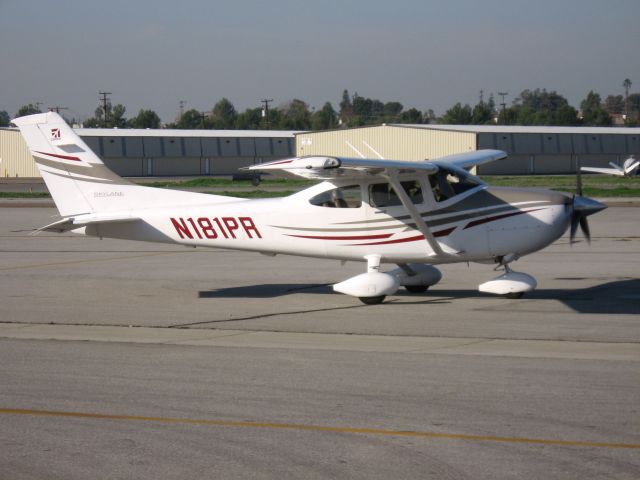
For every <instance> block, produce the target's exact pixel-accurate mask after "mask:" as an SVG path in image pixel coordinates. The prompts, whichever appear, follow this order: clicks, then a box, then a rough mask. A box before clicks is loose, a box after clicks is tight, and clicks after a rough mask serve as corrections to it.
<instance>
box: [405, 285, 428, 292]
mask: <svg viewBox="0 0 640 480" xmlns="http://www.w3.org/2000/svg"><path fill="white" fill-rule="evenodd" d="M404 288H405V290H406V291H407V292H409V293H424V292H426V291H427V290H429V285H405V286H404Z"/></svg>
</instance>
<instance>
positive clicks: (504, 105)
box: [498, 92, 509, 125]
mask: <svg viewBox="0 0 640 480" xmlns="http://www.w3.org/2000/svg"><path fill="white" fill-rule="evenodd" d="M498 95H500V96H501V97H502V103H501V104H500V105H502V121H503V122H504V124H505V125H506V124H507V102H505V101H504V97H506V96H507V95H509V92H498Z"/></svg>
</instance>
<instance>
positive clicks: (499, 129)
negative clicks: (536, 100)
mask: <svg viewBox="0 0 640 480" xmlns="http://www.w3.org/2000/svg"><path fill="white" fill-rule="evenodd" d="M387 125H388V126H390V127H403V128H424V129H428V130H447V131H452V132H468V133H549V134H551V133H556V134H557V133H582V134H586V135H603V134H616V135H621V134H622V135H634V134H635V135H639V134H640V128H637V127H551V126H515V125H435V124H417V125H416V124H399V123H393V124H387Z"/></svg>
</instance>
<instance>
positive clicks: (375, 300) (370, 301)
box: [358, 295, 387, 305]
mask: <svg viewBox="0 0 640 480" xmlns="http://www.w3.org/2000/svg"><path fill="white" fill-rule="evenodd" d="M385 298H387V296H386V295H380V296H378V297H358V299H359V300H360V301H361V302H362V303H364V304H365V305H379V304H381V303H382V302H384V299H385Z"/></svg>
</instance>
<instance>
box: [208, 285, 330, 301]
mask: <svg viewBox="0 0 640 480" xmlns="http://www.w3.org/2000/svg"><path fill="white" fill-rule="evenodd" d="M301 292H302V293H321V294H324V295H326V294H329V293H333V290H332V289H331V284H330V283H326V284H311V283H309V284H300V283H263V284H260V285H246V286H244V287H230V288H221V289H219V290H208V291H201V292H199V293H198V298H276V297H282V296H285V295H291V294H293V293H301Z"/></svg>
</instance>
